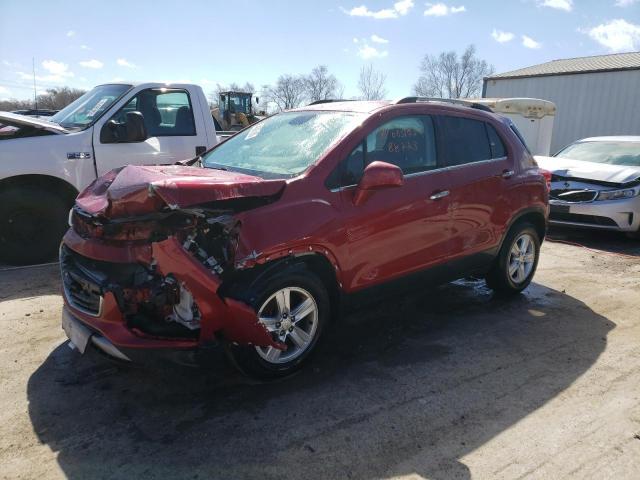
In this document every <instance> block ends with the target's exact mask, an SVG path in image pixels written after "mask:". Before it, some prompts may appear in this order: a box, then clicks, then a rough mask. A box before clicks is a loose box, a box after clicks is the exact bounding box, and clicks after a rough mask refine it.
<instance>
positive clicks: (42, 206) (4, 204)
mask: <svg viewBox="0 0 640 480" xmlns="http://www.w3.org/2000/svg"><path fill="white" fill-rule="evenodd" d="M68 212H69V206H68V205H67V202H65V201H64V200H63V199H62V198H61V197H60V196H59V195H56V194H55V193H52V192H49V191H46V190H43V189H41V188H37V187H35V186H21V187H18V186H16V187H9V188H7V189H4V190H3V191H1V192H0V262H4V263H9V264H11V265H32V264H36V263H43V262H47V261H51V260H54V259H55V258H56V257H57V253H58V247H59V245H60V240H61V239H62V236H63V235H64V233H65V231H66V230H67V215H68Z"/></svg>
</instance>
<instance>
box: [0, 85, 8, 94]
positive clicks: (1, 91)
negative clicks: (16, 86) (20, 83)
mask: <svg viewBox="0 0 640 480" xmlns="http://www.w3.org/2000/svg"><path fill="white" fill-rule="evenodd" d="M0 93H9V89H8V88H7V87H3V86H2V85H0Z"/></svg>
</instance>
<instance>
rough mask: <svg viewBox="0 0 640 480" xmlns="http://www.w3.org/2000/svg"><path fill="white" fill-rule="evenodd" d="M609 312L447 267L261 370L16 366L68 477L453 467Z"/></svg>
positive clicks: (599, 345) (549, 381)
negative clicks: (302, 357) (496, 293)
mask: <svg viewBox="0 0 640 480" xmlns="http://www.w3.org/2000/svg"><path fill="white" fill-rule="evenodd" d="M613 327H614V325H613V323H611V322H610V321H608V320H607V319H606V318H604V317H602V316H600V315H598V314H596V313H595V312H593V311H592V310H590V309H589V308H588V307H587V306H585V305H584V304H583V303H582V302H580V301H578V300H576V299H575V298H572V297H570V296H568V295H565V294H563V293H560V292H557V291H555V290H551V289H548V288H545V287H542V286H540V285H535V284H534V285H532V286H531V287H530V288H529V289H528V290H527V291H526V293H525V294H522V295H519V296H518V297H516V298H513V299H511V300H502V299H496V298H492V296H491V294H490V292H489V291H488V290H486V289H485V288H484V286H483V284H482V283H481V282H473V281H466V282H465V281H460V282H456V283H454V284H449V285H445V286H443V287H440V288H437V289H433V290H432V291H431V293H430V294H417V295H407V296H405V297H403V298H398V299H396V300H395V301H394V302H389V303H386V304H385V305H383V306H377V307H375V308H371V309H369V310H366V311H364V312H362V313H359V314H358V315H353V316H350V317H348V318H346V319H345V320H343V321H342V323H341V324H338V325H333V326H332V330H331V336H330V337H329V338H327V339H325V340H328V341H325V342H324V344H323V345H322V347H321V349H320V351H319V352H318V355H317V356H316V357H315V359H314V360H313V361H312V363H311V364H310V365H308V367H307V368H306V369H305V370H304V371H303V372H302V373H300V374H298V375H297V376H295V377H292V378H289V379H287V380H284V381H280V382H278V383H272V384H252V383H251V382H247V381H244V380H243V379H242V377H240V376H238V375H236V374H235V373H234V372H233V371H231V370H230V369H222V373H217V374H213V373H210V372H206V371H202V370H196V369H189V368H186V367H170V368H162V369H159V370H150V369H133V368H129V369H123V368H119V367H115V366H113V365H112V364H110V363H108V362H107V361H105V360H104V359H102V358H97V357H91V356H84V357H80V356H78V355H77V354H76V353H74V352H72V351H70V350H69V349H68V348H67V346H66V345H60V346H59V347H58V348H57V349H56V350H55V351H53V352H52V353H51V355H50V356H49V357H48V358H47V360H46V361H45V362H44V363H43V364H42V365H41V366H40V368H38V370H37V371H36V372H34V374H33V375H32V376H31V378H30V380H29V384H28V399H29V414H30V417H31V421H32V423H33V427H34V430H35V432H36V433H37V435H38V437H39V439H40V441H42V442H43V443H45V444H47V445H48V446H49V447H50V448H51V449H52V450H53V451H55V452H58V457H57V460H58V462H59V464H60V467H61V468H62V470H63V471H64V472H65V474H66V475H67V476H68V478H71V479H85V478H103V477H105V478H163V479H164V478H225V479H229V478H254V477H255V478H356V479H359V478H371V477H385V476H392V475H403V474H411V473H417V474H419V475H422V476H424V477H428V478H436V479H451V478H463V479H464V478H470V472H469V471H468V469H467V467H466V466H465V465H464V464H463V463H462V462H461V461H459V459H460V458H461V457H462V456H464V455H465V454H467V453H468V452H470V451H472V450H474V449H476V448H478V447H479V446H481V445H483V444H484V443H486V442H487V441H488V440H490V439H491V438H493V437H494V436H496V435H497V434H499V433H500V432H502V431H504V430H505V429H507V428H508V427H510V426H512V425H513V424H514V423H516V422H518V421H519V420H521V419H522V418H524V417H526V416H527V415H528V414H530V413H531V412H533V411H534V410H536V409H538V408H540V407H541V406H542V405H544V404H545V403H546V402H548V401H550V400H551V399H553V398H554V397H555V396H556V395H558V393H559V392H561V391H562V390H564V389H565V388H567V387H568V386H569V385H570V384H571V383H573V382H574V381H575V380H576V379H577V378H578V377H580V376H581V375H582V374H583V373H584V372H585V371H586V370H588V369H589V367H590V366H591V365H592V364H593V363H594V362H595V361H596V359H597V358H598V356H599V355H600V354H601V352H602V351H603V349H604V347H605V345H606V336H607V333H608V332H609V330H610V329H612V328H613Z"/></svg>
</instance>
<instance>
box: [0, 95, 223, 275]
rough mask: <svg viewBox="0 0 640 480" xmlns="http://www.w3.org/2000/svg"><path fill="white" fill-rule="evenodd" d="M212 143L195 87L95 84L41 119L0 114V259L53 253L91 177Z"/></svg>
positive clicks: (38, 258) (28, 260)
mask: <svg viewBox="0 0 640 480" xmlns="http://www.w3.org/2000/svg"><path fill="white" fill-rule="evenodd" d="M217 143H218V136H217V134H216V130H215V126H214V121H213V118H212V116H211V112H210V110H209V105H208V102H207V98H206V96H205V94H204V92H203V91H202V88H200V87H199V86H197V85H190V84H181V83H179V84H178V83H174V84H164V83H140V84H128V83H127V84H125V83H111V84H106V85H99V86H97V87H95V88H94V89H93V90H91V91H89V92H87V93H86V94H84V95H83V96H82V97H80V98H79V99H77V100H76V101H75V102H73V103H71V104H70V105H69V106H67V107H66V108H64V109H63V110H61V111H60V112H58V113H57V114H56V115H54V116H52V117H49V118H48V119H47V120H43V119H38V118H34V117H27V116H23V115H17V114H12V113H5V112H0V262H4V263H10V264H14V265H20V264H34V263H40V262H44V261H48V260H51V259H52V258H55V256H56V254H57V249H58V245H59V243H60V239H61V238H62V235H63V234H64V232H65V230H66V228H67V217H68V212H69V209H70V208H71V206H72V205H73V201H74V199H75V197H76V196H77V195H78V193H79V191H81V190H82V189H83V188H84V187H86V186H87V185H88V184H89V183H91V181H93V180H94V179H95V178H96V177H97V176H99V175H102V174H104V173H105V172H108V171H109V170H112V169H114V168H117V167H121V166H124V165H128V164H134V165H155V164H166V163H174V162H176V161H179V160H184V159H189V158H194V157H196V156H197V155H200V154H201V153H203V152H205V151H206V150H209V149H210V148H211V147H213V146H214V145H216V144H217Z"/></svg>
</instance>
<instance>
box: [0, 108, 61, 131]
mask: <svg viewBox="0 0 640 480" xmlns="http://www.w3.org/2000/svg"><path fill="white" fill-rule="evenodd" d="M0 124H2V125H9V126H12V127H24V126H27V127H33V128H37V129H39V130H47V131H48V132H53V133H69V130H67V129H66V128H64V127H61V126H60V125H58V124H57V123H53V122H48V121H46V120H42V119H40V118H35V117H28V116H26V115H20V114H17V113H9V112H0Z"/></svg>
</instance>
